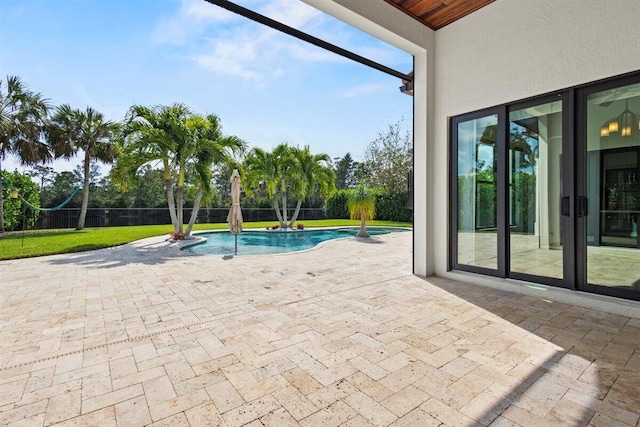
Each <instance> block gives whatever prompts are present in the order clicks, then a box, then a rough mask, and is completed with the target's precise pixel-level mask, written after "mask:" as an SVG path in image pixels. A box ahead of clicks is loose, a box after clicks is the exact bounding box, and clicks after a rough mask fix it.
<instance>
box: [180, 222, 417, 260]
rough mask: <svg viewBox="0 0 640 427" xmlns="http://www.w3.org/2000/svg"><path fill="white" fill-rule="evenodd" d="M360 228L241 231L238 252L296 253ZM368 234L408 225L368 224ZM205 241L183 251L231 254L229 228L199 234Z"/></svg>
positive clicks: (355, 231)
mask: <svg viewBox="0 0 640 427" xmlns="http://www.w3.org/2000/svg"><path fill="white" fill-rule="evenodd" d="M358 230H359V228H358V227H353V228H351V227H350V228H332V229H323V230H294V231H277V230H276V231H252V230H248V231H243V232H242V233H240V234H239V235H238V255H266V254H279V253H283V252H296V251H302V250H304V249H310V248H312V247H314V246H316V245H317V244H318V243H320V242H324V241H325V240H331V239H340V238H343V237H353V236H355V235H356V234H357V233H358ZM367 231H368V232H369V234H370V235H372V236H375V235H379V234H387V233H392V232H398V231H409V229H407V228H396V227H367ZM198 237H204V238H205V239H207V240H206V241H204V242H201V243H197V244H195V245H191V246H187V247H185V248H183V249H182V250H184V251H188V252H191V253H194V254H209V255H233V249H234V238H233V234H231V233H229V232H228V231H214V232H210V233H199V234H198Z"/></svg>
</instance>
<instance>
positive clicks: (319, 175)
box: [0, 77, 412, 236]
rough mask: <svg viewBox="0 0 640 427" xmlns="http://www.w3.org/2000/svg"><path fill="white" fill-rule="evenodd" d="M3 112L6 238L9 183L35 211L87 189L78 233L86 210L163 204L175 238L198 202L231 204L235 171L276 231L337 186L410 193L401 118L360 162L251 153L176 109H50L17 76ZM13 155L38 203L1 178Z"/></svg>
mask: <svg viewBox="0 0 640 427" xmlns="http://www.w3.org/2000/svg"><path fill="white" fill-rule="evenodd" d="M0 112H1V115H0V174H1V176H2V177H3V178H4V179H2V180H0V219H1V220H0V233H2V232H4V231H5V226H6V221H5V220H4V216H5V215H4V207H5V205H6V203H4V202H3V199H4V198H6V197H7V190H8V188H3V186H5V185H7V184H8V185H9V186H11V187H12V188H13V187H16V188H19V187H22V188H21V190H22V192H23V193H24V196H25V197H29V198H30V199H29V200H30V201H31V204H32V205H34V206H38V203H39V206H46V207H51V206H58V205H60V204H61V203H63V202H65V201H66V200H67V198H68V196H69V195H70V194H72V193H73V191H74V189H76V188H81V189H82V193H81V194H82V197H81V202H80V203H78V202H77V201H75V200H72V201H71V202H69V204H68V205H67V206H69V207H78V205H79V207H80V216H79V220H78V224H77V226H76V228H77V229H82V228H84V222H85V218H86V211H87V208H88V207H138V208H145V207H146V208H149V207H160V206H166V207H167V208H168V209H169V212H170V216H171V220H172V224H173V232H174V234H175V235H183V236H184V235H188V234H189V233H190V232H191V229H192V227H193V224H194V222H195V219H196V217H197V212H198V209H199V207H200V206H206V207H213V206H220V207H222V206H225V207H226V206H228V202H229V190H230V183H229V178H230V176H231V171H232V170H233V169H234V168H236V169H238V170H239V171H240V174H241V177H242V188H243V191H244V199H243V206H245V207H270V208H272V209H274V210H275V212H276V214H277V217H278V221H279V223H280V226H281V227H282V228H288V227H293V226H294V223H295V221H296V219H297V216H298V213H299V211H300V209H301V208H302V207H310V206H313V207H321V206H323V205H324V203H325V200H326V199H327V197H330V196H332V195H333V194H334V193H335V192H336V190H341V189H349V188H355V187H357V186H358V184H362V185H366V186H368V187H375V188H378V189H382V191H385V192H387V193H395V192H398V191H402V190H405V189H406V185H407V182H406V173H407V171H408V170H409V168H410V166H411V163H412V152H411V136H410V133H409V132H408V131H403V127H402V123H401V122H398V123H396V124H394V125H391V126H389V128H388V129H386V130H385V131H384V132H380V133H379V135H378V137H377V138H376V139H375V140H374V141H372V142H371V143H370V144H369V145H368V147H367V150H366V152H365V156H364V157H365V158H364V161H362V162H357V161H355V160H354V159H353V158H352V157H351V154H350V153H346V154H345V156H343V157H342V158H336V159H333V160H332V159H331V158H330V157H329V156H328V155H326V154H324V153H319V154H317V153H312V152H311V150H310V148H309V147H308V146H305V147H293V146H289V145H288V144H286V143H282V144H280V145H278V146H277V147H275V148H274V149H273V150H271V151H268V150H264V149H261V148H257V147H254V148H249V147H248V144H247V143H246V142H245V141H243V140H241V139H240V138H238V137H236V136H233V135H225V134H223V133H222V126H221V123H220V119H219V117H218V116H216V115H215V114H198V113H195V112H194V111H192V110H191V109H190V108H189V107H188V106H186V105H184V104H179V103H176V104H172V105H169V106H144V105H134V106H132V107H131V108H130V109H129V110H128V112H127V114H126V116H125V117H124V119H123V120H122V121H121V122H113V121H109V120H106V119H105V118H104V116H103V115H102V114H101V113H100V112H98V111H96V110H95V109H93V108H91V107H87V108H86V109H85V110H80V109H74V108H72V107H71V106H70V105H68V104H63V105H60V106H57V107H53V106H52V105H51V104H50V103H49V101H48V100H47V99H45V98H44V97H43V96H42V95H41V94H40V93H36V92H33V91H31V90H29V89H28V88H27V86H26V85H25V84H24V83H23V82H22V81H21V80H20V79H19V78H18V77H7V78H6V80H4V81H3V80H0ZM9 155H14V156H16V157H17V158H18V159H19V161H20V163H21V164H23V165H29V166H30V170H29V171H28V172H27V173H28V175H30V176H31V178H32V180H33V181H34V182H35V183H36V186H35V189H36V190H37V195H36V197H35V198H34V196H33V194H31V193H29V194H27V190H29V189H27V187H28V186H27V185H26V184H24V181H20V180H19V179H17V178H15V177H12V175H11V174H8V173H6V172H2V160H4V159H5V158H6V157H7V156H9ZM77 155H82V159H83V162H82V163H81V164H80V165H79V166H78V167H77V168H76V169H75V170H73V171H64V172H56V171H54V170H53V169H52V168H51V167H49V166H47V165H46V163H48V162H50V161H52V160H54V159H58V158H66V159H69V158H72V157H74V156H77ZM98 162H101V163H104V164H112V167H111V170H110V172H109V174H108V176H101V175H100V169H99V167H98ZM9 179H10V180H11V182H13V183H10V181H9ZM19 181H20V182H21V183H19ZM30 188H31V187H30ZM29 191H30V192H33V189H32V188H31V190H29ZM9 206H10V205H9ZM185 206H186V207H192V208H193V209H192V215H191V217H190V218H189V219H188V221H186V220H187V219H186V218H183V216H182V212H183V207H185ZM293 206H295V208H294V213H293V215H292V216H291V218H289V217H288V212H289V208H290V207H293ZM185 222H186V225H187V226H186V229H185V228H184V224H185Z"/></svg>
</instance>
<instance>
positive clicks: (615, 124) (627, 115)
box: [600, 99, 640, 137]
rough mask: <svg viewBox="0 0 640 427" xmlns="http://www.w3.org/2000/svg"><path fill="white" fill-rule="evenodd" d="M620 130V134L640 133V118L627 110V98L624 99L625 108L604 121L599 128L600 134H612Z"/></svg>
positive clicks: (631, 134)
mask: <svg viewBox="0 0 640 427" xmlns="http://www.w3.org/2000/svg"><path fill="white" fill-rule="evenodd" d="M618 132H620V134H619V135H620V136H623V137H627V136H629V137H630V136H634V137H638V135H639V134H640V119H639V118H638V116H637V115H635V114H634V113H632V112H631V111H630V110H629V100H628V99H627V100H626V103H625V108H624V111H623V112H622V113H620V115H619V116H618V117H615V118H613V119H611V120H609V121H608V122H606V123H605V124H604V125H603V126H602V127H601V128H600V136H601V137H602V136H613V135H612V134H616V133H618Z"/></svg>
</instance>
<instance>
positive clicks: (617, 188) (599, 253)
mask: <svg viewBox="0 0 640 427" xmlns="http://www.w3.org/2000/svg"><path fill="white" fill-rule="evenodd" d="M581 101H582V102H583V103H584V104H586V108H585V111H584V112H583V114H584V115H585V116H586V120H585V122H584V123H585V125H584V127H583V128H582V129H581V131H582V132H583V135H582V138H581V142H582V144H581V147H580V154H581V155H580V157H579V166H580V168H579V176H580V177H581V180H580V181H581V183H582V185H581V188H580V189H579V191H580V197H579V206H578V208H579V210H578V217H579V218H578V221H579V227H580V239H579V244H580V248H581V251H580V259H579V263H578V265H579V274H580V276H581V280H580V283H581V284H582V287H583V288H584V289H585V290H589V291H593V292H598V293H606V294H610V295H616V296H624V297H629V298H634V299H638V298H639V297H640V239H639V238H638V219H639V218H640V83H631V84H623V85H620V84H615V83H613V84H612V83H606V84H602V85H599V86H596V87H594V88H590V89H586V90H584V91H583V92H582V93H581Z"/></svg>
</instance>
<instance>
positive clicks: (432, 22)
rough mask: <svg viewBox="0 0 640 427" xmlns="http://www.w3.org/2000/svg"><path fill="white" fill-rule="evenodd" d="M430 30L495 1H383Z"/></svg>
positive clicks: (437, 28)
mask: <svg viewBox="0 0 640 427" xmlns="http://www.w3.org/2000/svg"><path fill="white" fill-rule="evenodd" d="M385 1H386V2H387V3H389V4H391V5H393V6H395V7H397V8H398V9H400V10H401V11H403V12H405V13H406V14H407V15H409V16H412V17H413V18H415V19H417V20H418V21H420V22H422V23H423V24H425V25H426V26H427V27H429V28H431V29H432V30H439V29H440V28H442V27H444V26H445V25H448V24H451V23H452V22H454V21H457V20H458V19H460V18H462V17H464V16H467V15H468V14H470V13H473V12H475V11H476V10H478V9H480V8H481V7H484V6H486V5H488V4H489V3H493V2H494V1H495V0H385Z"/></svg>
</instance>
